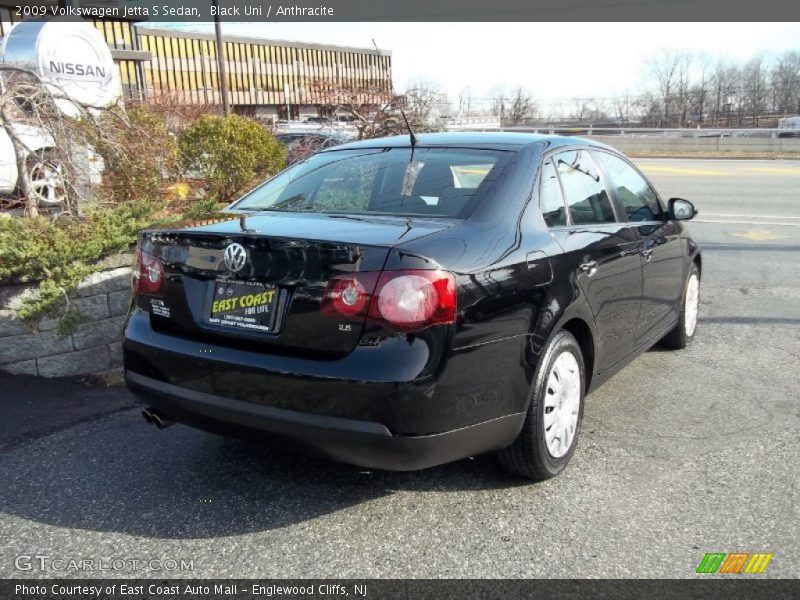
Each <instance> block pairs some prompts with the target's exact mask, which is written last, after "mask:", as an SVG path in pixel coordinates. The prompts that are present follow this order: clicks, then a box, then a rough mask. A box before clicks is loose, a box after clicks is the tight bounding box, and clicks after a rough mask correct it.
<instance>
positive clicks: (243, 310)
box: [208, 279, 278, 331]
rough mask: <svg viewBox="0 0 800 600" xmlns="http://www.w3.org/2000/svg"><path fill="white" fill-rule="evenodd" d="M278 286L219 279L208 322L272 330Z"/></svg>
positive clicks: (241, 327) (240, 327)
mask: <svg viewBox="0 0 800 600" xmlns="http://www.w3.org/2000/svg"><path fill="white" fill-rule="evenodd" d="M277 303H278V288H277V287H275V286H274V285H267V284H264V283H258V282H255V281H228V280H224V279H218V280H217V281H216V282H215V284H214V298H213V300H212V302H211V314H210V316H209V318H208V322H209V323H212V324H214V325H225V326H228V327H235V328H238V329H249V330H253V331H272V326H273V323H274V321H275V319H274V316H275V306H276V305H277Z"/></svg>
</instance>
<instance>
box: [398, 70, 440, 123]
mask: <svg viewBox="0 0 800 600" xmlns="http://www.w3.org/2000/svg"><path fill="white" fill-rule="evenodd" d="M404 95H405V97H406V108H407V110H406V115H407V116H408V117H409V118H413V120H414V122H415V123H416V124H417V125H418V126H420V127H424V128H425V129H428V130H430V129H436V128H437V127H436V124H435V120H436V119H437V118H439V117H441V116H443V115H446V114H447V113H449V105H450V102H449V100H448V99H447V94H445V93H444V91H443V90H442V88H441V86H440V85H439V84H438V83H436V82H433V81H429V80H420V81H414V82H411V83H409V85H408V87H407V89H406V91H405V94H404Z"/></svg>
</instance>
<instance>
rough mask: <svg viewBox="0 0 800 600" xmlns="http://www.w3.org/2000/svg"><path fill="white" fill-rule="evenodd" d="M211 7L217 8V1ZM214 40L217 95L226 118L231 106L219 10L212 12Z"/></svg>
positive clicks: (213, 1)
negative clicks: (217, 81) (217, 84)
mask: <svg viewBox="0 0 800 600" xmlns="http://www.w3.org/2000/svg"><path fill="white" fill-rule="evenodd" d="M211 5H212V6H213V7H214V8H215V9H218V8H219V0H212V2H211ZM214 38H215V40H216V45H217V74H218V76H219V93H220V95H221V96H222V114H224V115H225V116H226V117H227V116H228V115H229V114H231V105H230V102H229V101H228V76H227V73H226V70H225V57H224V56H223V50H224V48H223V44H222V25H221V24H220V22H219V10H215V11H214Z"/></svg>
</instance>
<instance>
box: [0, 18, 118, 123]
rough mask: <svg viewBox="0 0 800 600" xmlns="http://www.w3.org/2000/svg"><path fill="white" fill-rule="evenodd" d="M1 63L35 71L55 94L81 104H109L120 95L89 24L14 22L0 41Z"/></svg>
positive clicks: (111, 62) (106, 52)
mask: <svg viewBox="0 0 800 600" xmlns="http://www.w3.org/2000/svg"><path fill="white" fill-rule="evenodd" d="M0 61H2V62H4V63H9V64H13V65H14V66H17V67H22V68H27V69H30V70H32V71H35V72H36V74H37V75H38V76H39V77H40V78H41V79H42V81H43V82H44V83H45V84H47V85H48V86H49V87H50V89H51V91H52V93H53V95H54V96H56V97H57V98H64V99H66V100H69V101H71V102H73V103H75V104H79V105H81V106H84V107H88V108H107V107H109V106H111V105H113V104H115V103H116V102H117V101H118V100H119V98H120V96H121V95H122V85H121V83H120V78H119V71H118V70H117V68H116V65H115V64H114V60H113V59H112V58H111V51H110V50H109V49H108V45H107V44H106V41H105V40H104V39H103V36H102V35H100V32H99V31H97V30H96V29H95V28H94V27H93V26H92V25H90V24H89V23H74V22H72V23H71V22H68V21H62V20H58V19H56V20H50V21H22V22H21V23H17V24H16V25H14V27H12V28H11V30H10V31H9V32H8V35H6V36H5V37H4V38H3V40H2V42H0Z"/></svg>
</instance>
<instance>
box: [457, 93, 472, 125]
mask: <svg viewBox="0 0 800 600" xmlns="http://www.w3.org/2000/svg"><path fill="white" fill-rule="evenodd" d="M471 114H472V90H471V89H470V88H469V86H467V87H465V88H463V89H462V90H461V91H460V92H459V93H458V116H460V117H469V116H470V115H471Z"/></svg>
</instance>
